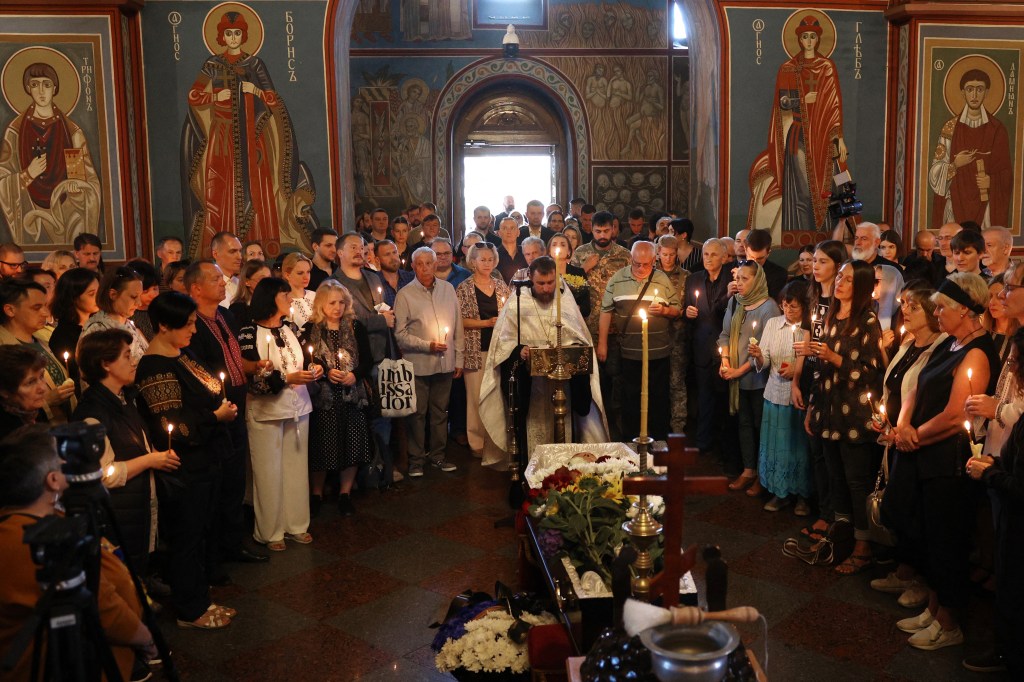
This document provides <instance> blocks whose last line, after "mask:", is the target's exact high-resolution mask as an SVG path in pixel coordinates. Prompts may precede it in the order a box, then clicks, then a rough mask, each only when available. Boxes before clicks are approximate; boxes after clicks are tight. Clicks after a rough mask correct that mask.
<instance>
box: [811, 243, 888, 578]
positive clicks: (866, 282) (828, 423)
mask: <svg viewBox="0 0 1024 682" xmlns="http://www.w3.org/2000/svg"><path fill="white" fill-rule="evenodd" d="M874 286H875V271H874V268H872V267H871V266H870V265H868V264H867V263H865V262H864V261H860V260H854V261H847V262H846V263H844V264H843V266H842V267H841V268H839V274H838V275H837V276H836V282H835V290H834V294H835V297H834V300H833V302H832V305H831V307H830V308H829V311H828V315H827V316H826V317H825V321H824V324H823V327H824V329H823V331H822V335H821V340H820V341H811V342H810V344H809V350H810V352H811V353H812V354H813V355H814V356H815V357H817V358H818V360H819V362H820V368H819V372H820V374H821V387H820V392H816V393H815V394H814V396H813V400H812V402H811V405H810V408H809V409H808V421H809V423H810V424H811V427H812V430H813V431H820V433H821V437H822V449H823V451H824V455H825V464H826V466H827V468H828V473H829V479H830V485H829V490H830V492H831V496H832V504H833V508H834V510H835V518H836V522H837V523H838V522H842V521H845V522H847V523H849V522H852V523H853V527H854V533H853V534H854V538H855V539H856V543H855V546H854V550H853V555H852V556H850V557H848V558H847V559H846V560H845V561H844V562H843V563H841V564H839V565H838V566H836V568H835V570H836V572H837V573H840V574H841V575H852V574H854V573H859V572H860V571H863V570H864V569H866V568H867V567H869V566H870V565H871V545H870V543H869V541H870V538H871V533H870V529H869V527H868V518H867V507H866V502H867V495H868V491H869V490H870V488H871V484H872V482H873V481H874V479H875V475H876V474H877V472H878V464H879V462H880V461H881V451H880V450H879V448H878V444H877V443H876V441H877V439H878V435H877V434H876V433H875V431H874V429H872V423H873V422H872V416H873V414H874V411H875V410H874V405H875V402H876V401H877V400H878V396H879V395H880V394H881V392H882V391H881V388H882V372H883V370H884V367H885V365H884V363H883V358H882V350H881V346H880V345H879V344H880V341H881V338H882V329H881V327H880V326H879V325H878V317H877V315H876V314H875V311H874V306H873V305H872V299H871V293H872V291H873V289H874ZM872 396H874V398H872Z"/></svg>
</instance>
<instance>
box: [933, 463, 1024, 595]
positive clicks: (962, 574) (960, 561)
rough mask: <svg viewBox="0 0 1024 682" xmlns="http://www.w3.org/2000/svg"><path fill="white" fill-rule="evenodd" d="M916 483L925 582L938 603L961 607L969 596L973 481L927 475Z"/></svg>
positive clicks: (972, 525) (956, 477)
mask: <svg viewBox="0 0 1024 682" xmlns="http://www.w3.org/2000/svg"><path fill="white" fill-rule="evenodd" d="M919 485H920V495H921V520H922V524H923V529H924V543H925V566H926V568H925V575H926V576H927V577H928V584H929V585H930V586H931V588H932V589H933V590H935V591H936V592H937V593H938V596H939V606H942V607H945V608H947V609H961V608H964V607H966V606H967V601H968V598H969V597H970V591H969V590H968V589H967V587H968V584H969V582H968V581H969V579H970V563H969V562H968V556H969V554H970V549H971V531H973V530H974V510H975V506H976V504H975V503H976V502H977V494H978V492H979V490H978V487H977V484H976V483H974V482H972V481H971V480H970V479H969V478H967V475H966V474H964V475H963V476H942V477H939V478H927V479H923V480H921V481H920V483H919ZM1017 541H1018V542H1019V538H1018V539H1017ZM1017 578H1018V579H1019V578H1020V576H1019V574H1018V576H1017Z"/></svg>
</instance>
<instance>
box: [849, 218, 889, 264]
mask: <svg viewBox="0 0 1024 682" xmlns="http://www.w3.org/2000/svg"><path fill="white" fill-rule="evenodd" d="M881 243H882V230H881V228H879V227H878V225H876V224H874V223H869V222H863V223H858V224H857V229H856V231H855V233H854V237H853V253H852V254H851V255H852V257H853V259H854V260H862V261H864V262H865V263H867V264H868V265H891V266H892V267H894V268H896V269H897V270H899V269H900V266H899V265H898V264H896V263H893V262H892V261H891V260H889V259H888V258H882V257H881V256H879V255H878V245H879V244H881Z"/></svg>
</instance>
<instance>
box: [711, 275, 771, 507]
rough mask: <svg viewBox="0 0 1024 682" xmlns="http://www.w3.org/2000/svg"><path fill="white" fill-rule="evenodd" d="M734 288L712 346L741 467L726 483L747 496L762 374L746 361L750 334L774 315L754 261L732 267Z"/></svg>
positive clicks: (752, 487) (751, 491) (753, 480)
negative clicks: (735, 427) (718, 357)
mask: <svg viewBox="0 0 1024 682" xmlns="http://www.w3.org/2000/svg"><path fill="white" fill-rule="evenodd" d="M736 283H737V285H738V286H739V289H738V290H737V292H736V295H735V296H733V297H732V299H731V300H730V301H729V304H728V305H727V306H726V308H725V319H723V320H722V333H721V334H720V335H719V337H718V347H719V348H721V349H722V350H723V352H722V366H721V368H720V369H719V371H718V374H719V376H721V377H722V378H723V379H725V380H726V381H727V382H729V414H734V415H737V420H738V421H739V441H740V454H741V456H742V458H743V471H742V473H740V475H739V476H738V477H737V478H736V479H735V480H733V482H732V483H730V484H729V489H730V490H746V491H747V495H749V496H750V497H757V496H758V495H760V494H761V491H762V488H761V483H760V481H758V480H757V455H758V452H759V451H760V449H761V417H762V413H763V410H764V387H765V384H766V383H767V381H768V377H767V376H766V375H765V373H764V372H758V371H756V370H755V369H754V367H753V366H752V365H751V363H750V357H749V355H750V346H751V338H752V337H753V338H757V337H758V336H759V335H760V334H761V333H762V332H763V331H764V326H765V324H766V323H767V322H768V320H770V319H771V318H773V317H776V316H778V314H779V306H778V305H776V303H775V301H773V300H772V299H771V297H770V296H769V295H768V280H767V279H766V278H765V275H764V270H763V269H762V268H761V266H760V265H758V264H757V261H752V260H748V261H743V263H742V264H740V266H739V267H737V268H736Z"/></svg>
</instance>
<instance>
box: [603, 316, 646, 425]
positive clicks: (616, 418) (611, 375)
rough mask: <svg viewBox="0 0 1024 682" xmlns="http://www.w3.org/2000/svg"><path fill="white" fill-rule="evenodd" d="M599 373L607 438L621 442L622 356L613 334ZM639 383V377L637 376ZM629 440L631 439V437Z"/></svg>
mask: <svg viewBox="0 0 1024 682" xmlns="http://www.w3.org/2000/svg"><path fill="white" fill-rule="evenodd" d="M597 366H598V368H599V369H600V371H601V399H602V400H603V401H604V413H605V415H606V416H607V418H608V438H609V440H611V441H613V442H614V441H621V440H623V438H624V437H625V434H624V433H623V426H622V406H621V405H620V404H619V397H620V395H619V393H618V391H617V390H616V388H617V387H618V385H619V375H620V374H621V373H622V355H621V352H620V350H619V341H618V338H617V337H616V336H615V335H614V334H609V335H608V357H607V359H606V360H605V361H604V362H598V363H597ZM637 382H638V383H639V375H637ZM629 438H633V436H632V435H630V436H629Z"/></svg>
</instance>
